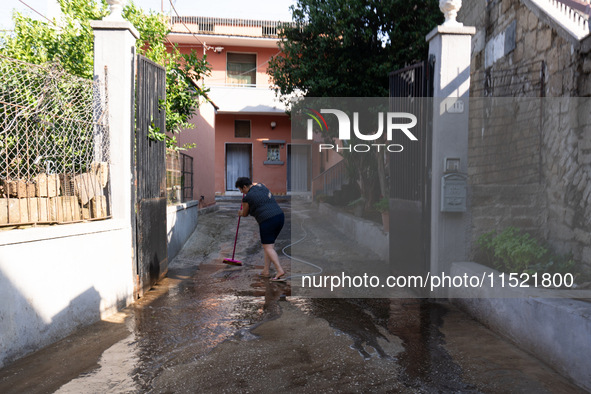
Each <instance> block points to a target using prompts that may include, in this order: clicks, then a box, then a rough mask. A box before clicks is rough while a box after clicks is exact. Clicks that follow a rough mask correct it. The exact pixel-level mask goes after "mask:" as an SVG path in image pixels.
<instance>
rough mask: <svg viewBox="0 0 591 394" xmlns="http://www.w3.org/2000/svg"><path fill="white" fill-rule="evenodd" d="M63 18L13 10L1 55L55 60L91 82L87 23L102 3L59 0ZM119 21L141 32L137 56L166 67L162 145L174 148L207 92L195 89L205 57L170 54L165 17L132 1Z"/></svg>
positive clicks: (205, 70)
mask: <svg viewBox="0 0 591 394" xmlns="http://www.w3.org/2000/svg"><path fill="white" fill-rule="evenodd" d="M59 4H60V7H61V10H62V14H63V17H62V18H61V19H60V20H55V21H53V23H50V22H47V21H36V20H33V19H32V18H29V17H26V16H24V15H22V14H20V13H18V12H16V13H15V14H14V15H13V19H14V22H15V31H14V33H12V34H3V35H2V36H0V53H2V54H3V55H5V56H8V57H11V58H14V59H18V60H22V61H25V62H28V63H33V64H43V63H46V62H52V61H59V63H60V64H61V66H62V67H63V68H64V69H65V70H66V71H68V72H69V73H71V74H73V75H76V76H80V77H83V78H88V79H92V78H93V47H94V37H93V32H92V28H91V27H90V21H92V20H99V19H102V18H103V17H104V16H106V15H107V14H108V13H109V11H108V7H107V5H106V2H105V1H104V0H59ZM123 17H124V19H126V20H128V21H129V22H131V23H132V24H133V25H134V26H135V28H136V29H137V30H138V32H139V33H140V38H139V39H138V40H137V41H136V47H137V50H138V53H140V54H142V55H144V56H146V57H147V58H149V59H150V60H153V61H155V62H157V63H159V64H161V65H163V66H164V67H165V68H166V102H165V106H166V131H168V133H169V136H167V138H166V140H167V146H168V147H169V148H176V149H182V148H178V147H177V142H176V138H175V137H174V134H176V133H179V132H180V131H181V130H182V129H186V128H191V127H192V124H191V123H189V120H190V118H191V116H192V115H193V114H194V113H195V110H196V109H197V108H198V106H199V99H200V98H201V97H204V95H205V94H206V92H207V90H206V89H199V88H197V87H195V86H194V84H193V83H192V81H191V80H192V79H193V80H194V81H198V80H199V79H201V77H202V76H203V75H208V74H209V72H210V67H209V65H208V63H207V59H206V57H205V56H204V57H202V58H199V57H197V55H196V54H195V53H190V54H180V53H179V52H178V51H176V50H174V51H173V52H172V53H169V52H168V51H167V49H166V45H165V40H166V36H167V34H168V33H169V31H170V30H169V28H168V23H167V19H166V16H164V15H162V14H160V13H156V12H152V11H150V12H145V11H143V10H142V9H141V8H139V7H138V6H136V5H135V4H134V3H129V4H127V5H126V6H125V7H124V9H123Z"/></svg>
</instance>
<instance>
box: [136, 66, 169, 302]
mask: <svg viewBox="0 0 591 394" xmlns="http://www.w3.org/2000/svg"><path fill="white" fill-rule="evenodd" d="M164 100H166V71H165V69H164V68H163V67H162V66H160V65H158V64H156V63H154V62H152V61H151V60H148V59H147V58H145V57H143V56H138V57H137V93H136V118H135V120H136V141H135V142H136V144H135V146H136V176H137V178H136V179H137V181H136V182H137V189H136V196H137V198H136V251H137V260H136V261H137V267H136V272H137V289H136V292H137V296H139V297H141V296H142V295H143V293H144V292H145V291H147V290H149V289H150V288H151V287H152V286H153V285H154V283H156V281H158V280H159V279H160V278H161V277H163V276H164V275H165V274H166V271H167V270H168V258H167V254H168V242H167V232H166V156H165V155H166V142H165V141H156V140H154V139H151V138H150V132H151V131H152V132H154V131H157V130H161V131H164V130H166V113H165V108H164V107H163V106H162V105H160V102H164Z"/></svg>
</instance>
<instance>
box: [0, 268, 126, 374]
mask: <svg viewBox="0 0 591 394" xmlns="http://www.w3.org/2000/svg"><path fill="white" fill-rule="evenodd" d="M50 281H51V278H46V279H45V280H44V282H45V284H43V285H40V286H35V284H34V283H33V280H31V282H30V283H21V284H15V283H13V281H12V280H11V279H10V278H9V277H8V276H7V275H6V274H5V273H4V272H3V271H2V270H1V269H0V299H1V300H2V303H0V368H3V367H5V366H7V365H8V364H10V363H12V362H14V361H15V360H17V359H19V358H21V357H23V356H25V355H27V354H30V353H32V352H35V351H37V350H39V349H41V348H43V347H45V346H48V345H50V344H51V343H53V342H56V341H58V340H60V339H62V338H64V337H66V336H67V335H69V334H71V333H72V332H74V331H75V330H77V329H80V328H82V327H84V326H87V325H89V324H92V323H94V322H96V321H98V320H100V305H101V295H100V293H99V292H98V291H97V290H96V289H95V288H94V287H90V288H89V289H87V290H86V291H84V292H82V293H81V294H79V295H78V296H76V297H75V298H72V299H71V300H69V301H68V300H67V299H65V297H64V296H63V295H61V294H60V288H63V287H62V286H64V284H63V283H59V282H54V283H48V282H50ZM44 286H46V287H47V288H50V289H51V290H47V294H45V295H42V293H43V289H42V288H43V287H44ZM27 287H30V288H31V289H32V291H31V293H33V291H34V292H35V293H37V294H34V295H33V294H31V295H26V294H23V292H22V291H21V290H20V289H26V288H27ZM40 289H41V291H39V290H40ZM25 291H26V290H25ZM60 303H61V304H64V305H65V306H64V307H63V308H62V309H61V310H59V311H57V312H55V311H54V310H55V309H56V306H57V307H59V305H60ZM125 303H126V300H125V298H123V299H118V301H117V304H118V305H117V306H118V307H119V308H121V307H123V306H125Z"/></svg>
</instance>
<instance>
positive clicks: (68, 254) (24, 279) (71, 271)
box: [0, 20, 139, 367]
mask: <svg viewBox="0 0 591 394" xmlns="http://www.w3.org/2000/svg"><path fill="white" fill-rule="evenodd" d="M91 25H92V27H93V29H94V36H95V40H94V49H95V53H94V71H95V72H94V74H95V80H97V81H102V82H104V73H105V67H108V75H109V84H108V89H109V112H108V113H109V118H108V120H109V129H110V135H109V143H110V155H109V164H110V166H109V169H110V187H109V190H110V192H111V199H110V201H112V205H111V212H112V219H109V220H104V221H100V222H99V221H97V222H91V223H80V224H71V225H60V226H48V227H37V228H28V229H22V230H21V229H18V230H9V231H2V232H1V233H0V234H1V235H0V300H2V301H1V302H0V367H2V366H3V365H6V364H7V363H9V362H12V361H14V360H15V359H17V358H20V357H22V356H25V355H26V354H29V353H31V352H34V351H36V350H39V349H41V348H42V347H44V346H47V345H49V344H50V343H52V342H55V341H57V340H59V339H62V338H64V337H65V336H67V335H69V334H70V333H72V332H73V331H74V330H76V329H78V328H80V327H83V326H85V325H88V324H91V323H94V322H95V321H97V320H99V319H100V318H103V317H106V316H108V315H109V314H112V313H114V312H116V311H117V310H118V309H120V308H122V307H125V306H126V305H128V304H129V303H131V302H132V300H133V295H134V282H135V281H134V278H135V275H134V271H135V259H134V256H133V245H134V242H135V240H134V239H133V237H132V227H131V223H133V210H132V189H133V185H132V172H131V171H130V168H131V163H132V160H131V154H132V152H133V145H132V143H131V142H132V137H133V133H132V130H133V121H132V113H133V112H132V99H131V91H132V86H133V83H134V82H133V74H132V67H133V62H134V58H133V53H134V45H135V40H136V38H139V34H138V32H137V31H136V30H135V28H134V27H133V26H132V25H131V24H130V23H129V22H126V21H123V20H120V21H118V20H109V21H92V22H91Z"/></svg>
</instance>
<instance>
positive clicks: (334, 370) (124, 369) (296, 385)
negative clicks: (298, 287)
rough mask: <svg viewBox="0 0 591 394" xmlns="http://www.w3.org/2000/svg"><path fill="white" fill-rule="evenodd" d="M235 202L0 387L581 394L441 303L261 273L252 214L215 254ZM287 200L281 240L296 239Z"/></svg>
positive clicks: (203, 220)
mask: <svg viewBox="0 0 591 394" xmlns="http://www.w3.org/2000/svg"><path fill="white" fill-rule="evenodd" d="M237 208H238V205H237V204H232V203H223V204H222V207H221V209H220V211H218V212H216V213H212V214H208V215H204V216H201V217H200V218H199V226H198V228H197V231H196V232H195V234H193V236H192V237H191V238H190V240H189V241H188V242H187V245H186V246H185V248H184V249H183V250H182V251H181V253H180V254H179V256H178V257H177V258H176V259H175V260H174V261H173V262H171V264H170V271H169V274H168V277H167V278H165V279H164V280H163V281H162V282H161V283H159V284H158V285H156V286H155V288H154V289H153V290H152V291H150V292H148V293H147V294H146V296H145V297H144V298H142V299H141V300H139V301H138V302H136V303H135V304H134V305H132V306H130V307H128V308H126V309H125V310H123V311H122V312H120V313H118V314H116V315H114V316H112V317H111V318H109V319H108V320H107V321H102V322H99V323H97V324H93V325H91V326H89V327H86V328H84V329H82V330H80V331H79V332H77V333H76V334H73V335H71V336H69V337H67V338H65V339H64V340H62V341H60V342H58V343H56V344H54V345H51V346H50V347H48V348H46V349H43V350H41V351H39V352H37V353H35V354H32V355H30V356H28V357H25V358H23V359H21V360H18V361H17V362H15V363H14V364H12V365H10V366H8V367H6V368H4V369H2V370H0V393H54V392H56V393H267V392H279V391H281V392H293V393H296V392H297V393H299V392H302V393H308V392H335V393H341V392H342V393H356V392H359V393H368V392H375V393H584V391H583V390H580V389H578V388H577V387H576V386H574V385H572V384H571V383H569V382H568V381H567V380H566V379H564V378H562V377H561V376H559V375H558V374H556V373H555V372H554V371H552V370H551V369H550V368H548V367H547V366H545V365H544V364H543V363H542V362H540V361H539V360H537V359H535V358H533V357H531V356H529V355H528V354H526V353H525V352H523V351H521V350H519V349H518V348H517V347H515V346H514V345H512V344H510V343H508V342H507V341H505V340H503V339H501V338H500V337H498V336H497V335H495V334H494V333H492V332H491V331H489V330H488V329H486V328H485V327H483V326H482V325H480V324H478V323H476V322H475V321H473V320H471V319H470V318H468V317H467V316H466V315H465V314H464V313H462V312H461V311H459V310H457V309H455V308H454V307H452V306H451V305H449V304H446V303H441V302H433V301H430V300H425V299H417V298H399V299H369V298H364V299H327V298H316V299H314V298H303V297H295V296H292V293H291V287H290V284H289V282H288V283H287V284H283V283H273V282H270V281H269V280H268V279H266V278H261V277H259V276H258V275H257V274H258V272H260V270H261V269H262V265H263V252H262V248H261V247H260V242H259V238H258V226H257V225H256V222H255V221H254V220H253V219H252V218H246V219H243V220H242V222H241V227H240V234H239V241H238V246H237V255H236V259H238V260H242V261H243V262H244V264H245V265H244V266H243V267H232V266H227V265H225V264H223V263H222V259H223V258H225V257H228V256H231V253H232V246H233V240H234V232H235V224H236V220H237V216H236V211H237ZM283 208H284V210H285V211H286V221H287V223H286V227H285V228H284V231H283V232H282V233H281V235H280V237H279V239H278V241H277V244H276V245H277V249H278V251H280V250H281V248H283V247H285V246H288V244H290V243H291V233H290V226H289V224H290V219H291V215H290V209H289V206H288V205H285V206H283ZM308 220H312V221H313V220H316V221H317V222H316V223H314V225H315V226H319V227H321V226H323V225H324V226H329V225H328V224H322V220H321V218H319V217H317V216H316V215H310V219H308ZM355 247H356V248H358V246H355ZM280 259H281V263H282V265H283V266H284V269H286V270H287V271H288V272H289V270H290V268H291V265H290V261H289V259H288V258H287V257H285V256H283V255H280Z"/></svg>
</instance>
